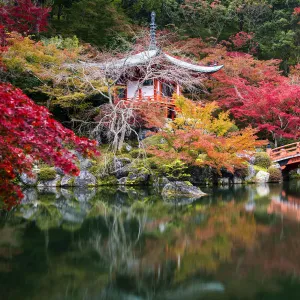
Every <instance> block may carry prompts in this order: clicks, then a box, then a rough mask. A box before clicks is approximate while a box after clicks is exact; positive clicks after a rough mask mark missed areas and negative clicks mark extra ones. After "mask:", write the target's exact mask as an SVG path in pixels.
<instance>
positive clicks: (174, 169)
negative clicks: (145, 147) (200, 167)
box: [159, 159, 191, 181]
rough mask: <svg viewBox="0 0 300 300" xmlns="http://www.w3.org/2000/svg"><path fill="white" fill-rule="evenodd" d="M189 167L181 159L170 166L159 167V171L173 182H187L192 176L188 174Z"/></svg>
mask: <svg viewBox="0 0 300 300" xmlns="http://www.w3.org/2000/svg"><path fill="white" fill-rule="evenodd" d="M187 169H188V166H187V165H186V164H185V163H184V162H182V161H181V160H179V159H176V160H175V161H173V162H172V163H170V164H165V165H161V166H159V171H160V172H161V173H162V174H164V175H165V176H166V177H167V178H168V179H169V180H171V181H177V180H179V181H187V180H189V179H190V177H191V175H190V174H188V173H187Z"/></svg>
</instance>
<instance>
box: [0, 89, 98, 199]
mask: <svg viewBox="0 0 300 300" xmlns="http://www.w3.org/2000/svg"><path fill="white" fill-rule="evenodd" d="M0 99H1V102H0V110H1V115H0V158H1V162H0V176H1V183H0V199H1V200H4V201H5V203H7V205H12V204H14V201H15V200H17V199H18V197H20V196H21V191H20V189H19V187H18V186H17V185H15V184H14V180H15V179H16V177H17V176H20V175H21V174H22V173H24V174H27V175H28V176H33V173H32V167H33V164H34V163H35V162H36V161H38V160H42V161H44V162H46V163H48V164H50V165H56V166H57V167H59V168H61V169H62V170H63V171H64V172H66V173H70V174H73V175H76V174H78V172H79V170H78V168H77V167H76V165H75V160H76V158H75V156H74V154H72V153H71V152H70V149H71V148H74V149H76V150H77V151H79V152H81V153H82V154H84V155H91V154H97V150H96V148H95V146H96V143H95V142H94V141H90V140H88V139H86V138H79V137H77V136H76V135H75V134H74V133H73V132H72V131H71V130H68V129H66V128H64V127H63V126H62V125H61V124H60V123H58V122H57V121H55V120H54V119H52V118H51V117H50V114H49V112H48V110H47V109H46V108H44V107H41V106H37V105H36V104H35V103H34V102H33V101H32V100H30V99H29V98H28V97H27V96H25V95H24V94H23V93H22V91H21V90H19V89H15V88H13V87H12V86H11V85H9V84H1V85H0ZM16 196H17V197H16Z"/></svg>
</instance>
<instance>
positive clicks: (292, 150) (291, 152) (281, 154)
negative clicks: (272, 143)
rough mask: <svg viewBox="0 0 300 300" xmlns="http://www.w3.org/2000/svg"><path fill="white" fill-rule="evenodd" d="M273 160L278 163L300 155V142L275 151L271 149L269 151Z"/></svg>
mask: <svg viewBox="0 0 300 300" xmlns="http://www.w3.org/2000/svg"><path fill="white" fill-rule="evenodd" d="M267 152H268V153H269V155H270V157H271V159H272V160H274V161H278V160H282V159H285V158H290V157H294V156H298V155H300V142H298V143H293V144H289V145H285V146H282V147H278V148H275V149H269V150H268V151H267Z"/></svg>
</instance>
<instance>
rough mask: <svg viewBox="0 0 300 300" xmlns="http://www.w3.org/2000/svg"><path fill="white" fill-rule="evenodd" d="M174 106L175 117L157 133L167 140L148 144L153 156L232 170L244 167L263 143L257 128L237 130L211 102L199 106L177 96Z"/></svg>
mask: <svg viewBox="0 0 300 300" xmlns="http://www.w3.org/2000/svg"><path fill="white" fill-rule="evenodd" d="M176 109H177V111H178V113H177V117H176V118H175V119H174V120H173V121H172V122H171V123H170V124H169V126H167V128H165V129H164V130H163V131H162V132H158V133H157V134H156V135H159V136H161V137H163V138H164V139H165V140H166V143H165V144H160V145H152V146H149V147H148V152H149V153H151V154H152V155H156V156H158V157H160V158H162V159H165V160H174V159H180V160H181V161H183V162H186V163H187V164H191V165H198V166H210V167H212V168H214V169H216V170H217V171H218V172H220V171H221V169H222V168H223V169H226V170H227V171H229V172H232V173H233V172H234V170H235V169H241V168H245V166H246V164H245V162H246V161H247V159H248V158H249V157H250V154H251V153H252V152H254V151H255V147H257V146H261V145H263V144H265V141H258V140H257V136H256V132H257V130H255V129H253V128H251V127H248V128H245V129H243V130H238V128H237V127H236V126H235V124H234V122H232V121H231V120H230V119H229V115H228V113H224V112H222V111H220V110H219V107H218V106H217V105H216V103H214V102H212V103H209V104H206V105H201V103H200V104H199V103H196V102H193V101H190V100H188V99H185V98H184V97H179V98H178V99H177V101H176Z"/></svg>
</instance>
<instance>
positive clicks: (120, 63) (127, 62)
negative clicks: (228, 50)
mask: <svg viewBox="0 0 300 300" xmlns="http://www.w3.org/2000/svg"><path fill="white" fill-rule="evenodd" d="M159 55H163V57H164V58H165V59H166V60H167V61H168V62H170V63H172V64H174V65H176V66H178V67H181V68H184V69H189V70H191V71H194V72H198V73H213V72H217V71H219V70H220V69H222V68H223V65H220V66H199V65H195V64H191V63H188V62H185V61H183V60H180V59H177V58H175V57H173V56H170V55H168V54H166V53H164V52H162V51H161V50H160V49H155V50H148V51H143V52H140V53H138V54H134V55H130V56H128V57H126V58H123V59H119V60H116V61H113V62H109V63H107V64H102V63H84V64H85V65H86V66H90V67H99V68H103V69H105V68H109V69H110V68H123V67H134V66H139V65H144V64H147V63H149V62H150V61H151V59H153V58H154V57H157V56H159Z"/></svg>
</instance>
